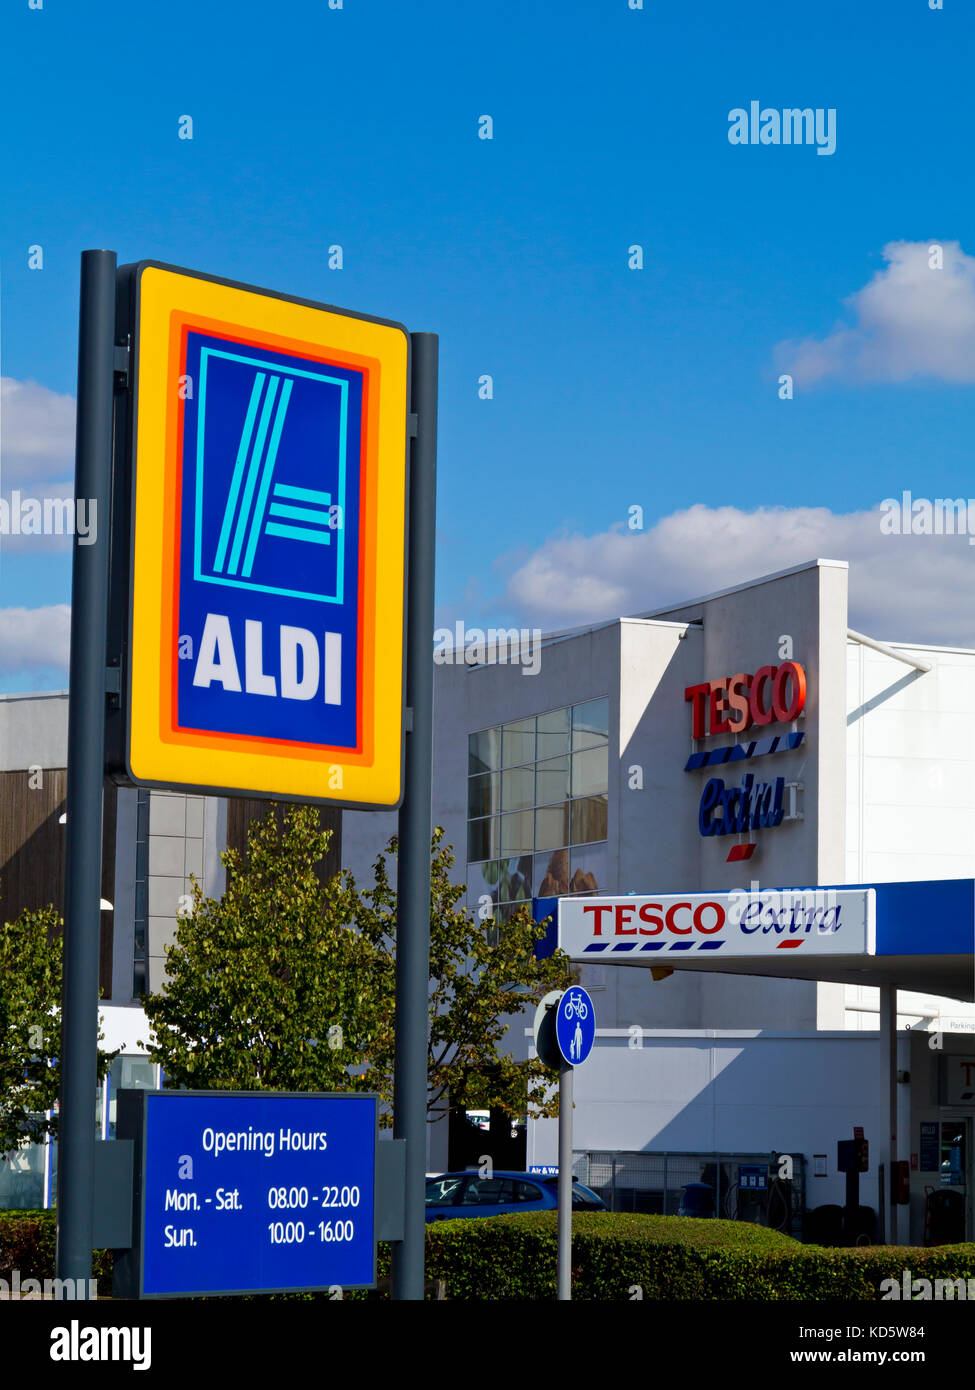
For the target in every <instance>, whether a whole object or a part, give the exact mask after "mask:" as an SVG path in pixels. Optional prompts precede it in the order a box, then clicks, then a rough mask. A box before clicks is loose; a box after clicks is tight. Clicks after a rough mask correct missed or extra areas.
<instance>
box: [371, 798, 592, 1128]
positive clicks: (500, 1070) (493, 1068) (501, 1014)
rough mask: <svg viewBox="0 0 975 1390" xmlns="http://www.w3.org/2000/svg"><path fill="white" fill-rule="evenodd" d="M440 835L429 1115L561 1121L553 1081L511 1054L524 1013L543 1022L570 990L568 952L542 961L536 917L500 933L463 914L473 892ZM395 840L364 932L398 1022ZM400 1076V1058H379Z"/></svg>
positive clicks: (520, 919) (517, 920)
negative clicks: (559, 995) (558, 996)
mask: <svg viewBox="0 0 975 1390" xmlns="http://www.w3.org/2000/svg"><path fill="white" fill-rule="evenodd" d="M443 836H444V831H443V827H442V826H437V828H436V829H435V830H434V833H433V840H432V843H431V865H430V1041H429V1060H428V1064H427V1110H428V1113H430V1114H431V1116H432V1117H434V1118H437V1119H441V1118H443V1117H444V1116H445V1115H446V1114H447V1113H448V1112H449V1111H450V1110H488V1109H498V1110H501V1111H503V1112H504V1113H505V1114H507V1115H508V1116H510V1117H511V1118H513V1119H515V1118H518V1117H519V1116H521V1115H524V1114H525V1113H526V1111H527V1112H528V1113H530V1114H533V1115H535V1116H543V1115H555V1114H557V1113H558V1102H557V1096H556V1095H555V1093H554V1091H553V1090H552V1085H551V1083H552V1073H551V1072H550V1071H548V1069H547V1068H546V1067H544V1066H543V1065H542V1063H541V1062H539V1061H538V1059H537V1058H532V1059H529V1060H525V1061H517V1060H516V1059H515V1058H514V1057H513V1056H512V1055H511V1054H510V1052H509V1051H507V1050H506V1049H505V1048H504V1046H503V1043H504V1039H505V1034H506V1033H507V1032H508V1030H509V1028H511V1027H516V1028H518V1029H521V1028H523V1027H524V1017H523V1015H524V1011H525V1010H531V1011H532V1013H533V1012H534V1009H535V1007H536V1006H537V1005H538V1003H539V1002H540V1001H541V999H542V996H543V995H545V994H547V993H548V992H549V991H550V990H553V989H563V988H565V986H566V985H567V984H568V983H569V960H568V957H567V956H565V955H564V954H563V953H562V952H561V951H556V952H555V954H554V955H552V956H548V957H545V958H543V959H541V960H539V959H537V958H536V956H535V945H536V942H538V941H539V940H540V939H541V938H542V937H543V936H544V935H545V924H544V923H535V922H533V921H532V917H531V911H530V908H529V907H528V906H527V905H526V906H525V907H522V908H518V909H517V911H516V912H515V913H514V914H513V915H512V916H511V918H510V919H509V920H508V921H507V922H505V923H503V924H502V925H500V926H496V925H495V923H494V921H493V920H488V921H482V920H480V919H479V918H478V916H477V915H476V914H475V913H474V912H472V911H471V910H469V909H467V908H465V907H464V906H463V905H462V900H463V898H464V897H465V895H466V889H465V888H464V887H463V886H458V885H457V884H454V883H452V882H451V869H452V867H453V864H454V858H455V856H454V854H453V851H452V849H451V847H450V846H449V845H444V843H443ZM396 850H397V841H396V837H395V836H393V838H392V839H391V840H390V841H389V843H388V845H387V847H386V851H385V853H383V854H380V855H379V856H378V858H377V860H376V863H375V865H374V867H373V877H374V885H375V886H374V887H373V888H372V889H369V890H367V891H365V892H363V893H361V894H360V895H359V904H360V906H359V911H358V914H357V917H356V925H357V927H358V928H359V930H360V932H361V933H362V934H363V936H365V937H366V938H367V939H368V940H369V941H371V942H372V944H373V946H374V947H375V949H376V951H377V953H378V954H379V955H380V956H382V957H383V959H384V960H385V961H386V971H387V980H388V981H389V982H390V983H389V984H388V985H387V988H388V989H389V990H390V994H391V999H390V1011H391V1013H392V1008H393V1000H392V984H391V981H392V978H393V973H394V970H395V952H396V926H397V901H396V891H395V889H394V888H393V887H391V885H390V879H389V869H388V866H387V856H389V855H395V853H396ZM377 1063H378V1065H379V1069H380V1071H381V1072H382V1074H383V1075H384V1076H387V1075H389V1076H391V1074H392V1066H393V1053H392V1049H391V1048H390V1051H389V1052H388V1054H386V1055H384V1056H382V1057H379V1058H377Z"/></svg>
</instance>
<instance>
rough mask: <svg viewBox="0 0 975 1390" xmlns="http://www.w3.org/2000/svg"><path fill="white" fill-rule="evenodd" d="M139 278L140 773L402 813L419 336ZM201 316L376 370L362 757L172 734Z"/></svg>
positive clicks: (136, 530) (133, 747) (219, 290)
mask: <svg viewBox="0 0 975 1390" xmlns="http://www.w3.org/2000/svg"><path fill="white" fill-rule="evenodd" d="M135 273H136V285H135V287H134V288H135V304H136V308H135V313H136V330H135V338H134V351H133V359H134V361H133V366H134V385H135V410H134V414H135V421H134V425H135V427H134V449H133V460H134V481H135V485H134V496H133V508H132V561H131V604H130V615H131V616H130V634H129V664H128V669H129V673H130V674H129V698H128V702H127V737H126V762H127V766H128V771H129V773H130V776H131V777H132V779H133V780H134V781H136V782H141V783H146V784H149V785H158V786H167V787H174V788H186V789H195V790H199V791H210V792H216V793H221V792H224V793H231V794H251V795H257V796H268V797H271V796H278V797H282V798H287V799H290V800H297V799H304V800H312V801H331V802H335V803H337V804H341V805H346V806H377V807H380V806H381V807H394V806H396V805H398V804H399V801H400V799H401V796H402V750H403V704H404V689H403V661H404V591H405V565H406V560H405V557H406V446H407V438H406V415H407V408H408V372H409V338H408V335H407V333H406V330H405V329H404V328H403V327H402V326H401V325H397V324H392V323H386V322H382V321H378V320H374V319H367V318H358V317H355V316H353V315H349V314H345V313H342V312H340V311H336V310H332V309H328V308H325V307H322V306H317V305H311V304H305V303H301V302H298V301H295V300H292V299H284V298H281V297H279V296H277V295H274V294H273V293H270V292H267V291H260V290H255V289H251V288H248V287H246V286H241V285H236V284H232V283H228V282H225V281H220V280H214V279H209V278H205V277H201V276H197V275H195V274H193V273H192V272H187V271H182V270H177V269H175V268H170V267H166V266H160V265H156V264H154V263H147V264H145V263H144V264H140V265H139V266H138V267H136V272H135ZM201 320H202V321H205V322H206V327H207V328H208V329H209V330H210V331H213V330H215V329H216V331H221V330H222V331H225V332H227V333H228V334H233V333H235V332H236V333H238V334H241V335H247V336H250V337H252V338H253V339H255V340H257V341H261V340H263V339H270V340H274V342H275V343H276V344H278V345H280V344H290V345H291V347H292V348H294V347H296V346H297V345H301V346H303V347H304V348H305V350H306V351H308V352H309V353H314V354H318V355H319V356H325V357H327V356H328V355H329V354H330V353H331V354H333V356H334V357H335V358H336V360H338V361H341V360H343V359H346V360H349V359H351V360H353V361H355V360H358V361H361V362H363V364H364V366H365V367H366V369H367V372H368V393H369V398H370V399H369V407H368V417H367V419H368V425H367V431H364V437H363V454H364V455H366V454H367V453H368V455H369V457H368V459H365V458H364V466H368V475H369V481H368V484H367V486H366V502H365V505H364V507H363V531H364V533H365V532H367V531H368V532H369V533H370V543H369V544H368V545H367V549H366V559H365V572H364V574H363V586H364V589H365V591H366V594H367V595H368V594H370V593H371V594H372V596H373V597H372V604H371V605H370V604H369V600H368V598H367V600H366V604H367V612H366V613H364V614H363V616H362V622H361V632H362V633H363V634H364V637H365V640H363V641H362V644H361V645H362V649H363V650H362V652H361V656H360V671H359V680H360V682H362V683H363V688H362V690H361V693H360V700H361V709H362V738H361V743H360V751H359V752H358V753H349V752H348V751H347V750H336V749H324V748H317V747H315V746H314V745H307V744H293V745H288V744H285V743H283V742H272V741H270V740H266V739H256V738H255V739H248V738H242V737H239V736H224V735H220V734H217V735H215V736H208V735H206V734H200V733H199V732H197V731H189V730H179V729H174V728H173V720H172V717H171V703H170V700H171V697H170V695H169V692H170V691H171V689H172V686H173V681H172V672H173V670H174V668H175V663H176V660H177V654H176V640H175V638H176V634H175V633H174V632H172V631H171V625H172V623H173V622H175V615H174V614H173V608H174V602H173V593H172V590H171V589H170V590H169V592H167V588H168V585H167V575H171V574H172V571H173V559H174V547H175V535H176V530H175V527H176V516H177V511H176V508H177V505H178V501H179V498H178V483H179V474H178V471H177V470H178V468H179V467H181V461H180V460H179V457H178V454H179V448H178V446H179V437H178V431H179V425H180V415H181V412H180V410H179V405H178V402H179V369H180V358H179V345H180V342H181V338H182V331H181V330H182V329H183V328H184V327H185V326H187V325H189V326H192V324H193V323H194V322H200V321H201ZM376 396H378V400H377V399H376ZM366 433H368V436H369V437H368V439H367V438H366ZM377 499H381V500H379V501H378V502H377ZM370 606H371V611H372V621H371V622H370V621H369V612H368V609H369V607H370ZM167 649H168V655H167ZM370 687H371V699H370V690H369V688H370Z"/></svg>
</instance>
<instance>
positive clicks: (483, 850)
mask: <svg viewBox="0 0 975 1390" xmlns="http://www.w3.org/2000/svg"><path fill="white" fill-rule="evenodd" d="M498 853H499V840H498V817H497V816H488V817H487V818H486V819H484V820H471V821H468V822H467V862H468V863H469V864H476V863H477V861H478V860H479V859H497V857H498Z"/></svg>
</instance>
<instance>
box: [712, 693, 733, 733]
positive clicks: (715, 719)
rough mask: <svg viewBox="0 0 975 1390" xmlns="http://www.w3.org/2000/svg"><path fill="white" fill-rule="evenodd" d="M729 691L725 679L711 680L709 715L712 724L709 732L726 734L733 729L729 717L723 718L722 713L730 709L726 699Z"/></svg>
mask: <svg viewBox="0 0 975 1390" xmlns="http://www.w3.org/2000/svg"><path fill="white" fill-rule="evenodd" d="M727 693H728V692H727V690H725V685H724V681H712V682H711V698H710V701H709V703H708V716H709V719H710V724H711V727H710V729H709V730H708V732H709V733H712V734H726V733H728V732H729V731H730V729H731V725H730V724H729V723H728V721H727V719H723V718H722V715H724V714H726V713H727V710H728V704H727V701H726V700H725V696H726V695H727Z"/></svg>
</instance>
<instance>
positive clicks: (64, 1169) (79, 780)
mask: <svg viewBox="0 0 975 1390" xmlns="http://www.w3.org/2000/svg"><path fill="white" fill-rule="evenodd" d="M114 371H115V252H114V251H84V252H83V253H82V256H81V315H80V328H79V335H78V420H77V452H76V461H75V497H76V499H80V498H85V499H86V500H87V502H88V506H89V509H90V511H89V514H90V515H91V516H92V517H93V518H94V523H95V540H94V541H93V543H92V544H90V545H82V544H81V543H80V541H79V538H78V536H77V535H76V536H75V541H74V553H73V557H72V568H71V667H70V677H69V681H70V692H69V700H68V798H67V803H68V804H67V810H68V820H67V847H66V852H67V858H66V867H65V908H64V980H63V989H62V1000H63V1006H62V1018H61V1106H60V1116H59V1122H58V1242H57V1271H58V1277H59V1278H60V1279H74V1280H75V1281H85V1282H84V1283H82V1284H79V1283H77V1282H76V1284H75V1288H76V1289H78V1288H83V1289H87V1287H88V1286H87V1280H89V1279H90V1278H91V1253H92V1193H93V1185H94V1168H95V1094H96V1087H97V1081H98V957H99V937H100V913H99V908H100V903H101V878H102V785H103V780H104V775H105V767H104V763H105V721H104V716H105V637H106V625H107V615H108V549H109V530H110V528H109V503H110V497H111V474H112V410H113V392H114ZM78 1296H79V1297H83V1296H84V1295H83V1294H79V1295H78Z"/></svg>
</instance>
